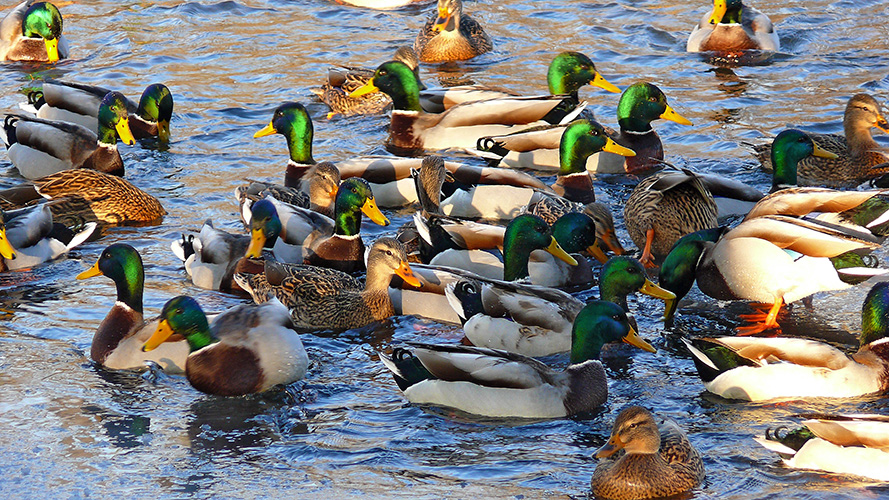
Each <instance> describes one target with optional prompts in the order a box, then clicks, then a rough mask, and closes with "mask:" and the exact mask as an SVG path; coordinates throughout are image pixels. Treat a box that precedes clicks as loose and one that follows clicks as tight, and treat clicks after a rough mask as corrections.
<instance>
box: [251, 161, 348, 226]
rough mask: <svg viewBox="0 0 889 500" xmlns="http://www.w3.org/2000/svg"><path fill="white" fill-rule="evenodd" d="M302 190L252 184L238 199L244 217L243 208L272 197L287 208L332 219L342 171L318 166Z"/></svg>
mask: <svg viewBox="0 0 889 500" xmlns="http://www.w3.org/2000/svg"><path fill="white" fill-rule="evenodd" d="M299 186H300V187H298V188H297V187H289V186H284V185H281V184H274V183H270V182H260V181H250V184H247V185H245V186H238V187H237V188H235V198H236V199H237V200H238V206H239V207H241V210H240V213H241V214H242V216H243V214H244V204H246V203H254V202H256V201H259V200H261V199H262V198H265V197H268V196H271V197H272V198H275V199H276V200H278V201H281V202H284V203H287V204H288V205H293V206H296V207H301V208H308V209H310V210H312V211H314V212H318V213H319V214H321V215H324V216H327V217H330V218H331V219H332V218H333V205H334V201H335V200H336V193H337V190H339V186H340V171H339V169H337V167H336V165H334V164H333V163H331V162H329V161H322V162H320V163H317V164H315V165H314V166H312V167H311V168H309V170H308V171H307V172H306V173H305V175H304V176H303V178H302V179H301V180H300V182H299ZM306 192H308V194H306Z"/></svg>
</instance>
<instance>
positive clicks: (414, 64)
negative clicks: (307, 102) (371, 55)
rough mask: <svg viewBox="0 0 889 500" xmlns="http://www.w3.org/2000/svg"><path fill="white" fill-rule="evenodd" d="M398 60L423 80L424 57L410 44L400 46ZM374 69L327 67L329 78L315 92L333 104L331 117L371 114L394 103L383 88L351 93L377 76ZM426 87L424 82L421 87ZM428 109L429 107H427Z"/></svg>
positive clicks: (331, 105)
mask: <svg viewBox="0 0 889 500" xmlns="http://www.w3.org/2000/svg"><path fill="white" fill-rule="evenodd" d="M392 59H393V60H395V61H401V62H403V63H404V64H407V65H408V67H410V68H411V69H413V70H414V74H415V75H416V76H417V80H418V81H419V80H420V61H419V60H418V59H417V53H416V52H414V49H413V48H411V47H408V46H403V47H398V50H396V51H395V56H394V57H393V58H392ZM373 74H374V70H373V69H368V68H355V67H349V66H339V67H336V68H330V69H329V70H327V82H326V83H325V84H323V85H321V88H320V89H312V92H313V93H314V94H315V95H317V96H318V98H319V99H321V102H323V103H324V104H327V105H328V106H329V107H330V113H328V114H327V118H332V117H333V116H334V115H336V114H341V115H343V116H353V115H371V114H377V113H382V112H384V111H386V110H387V109H388V108H389V107H390V106H391V105H392V99H390V98H389V96H387V95H386V94H384V93H383V92H372V93H370V94H365V95H363V96H360V97H349V94H351V93H352V92H353V91H354V90H355V89H357V88H359V87H361V86H362V85H364V84H365V83H367V81H368V80H370V79H371V78H372V77H373ZM425 88H426V87H425V85H423V84H422V83H420V90H421V91H422V90H424V89H425ZM424 109H425V108H424Z"/></svg>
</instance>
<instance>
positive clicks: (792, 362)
mask: <svg viewBox="0 0 889 500" xmlns="http://www.w3.org/2000/svg"><path fill="white" fill-rule="evenodd" d="M887 337H889V282H885V281H883V282H879V283H877V284H875V285H874V286H873V288H871V290H870V291H869V292H868V294H867V297H866V298H865V299H864V304H863V305H862V308H861V333H860V335H859V342H860V347H859V349H858V352H856V353H854V354H852V355H851V356H850V355H847V354H846V353H844V352H843V351H841V350H839V349H837V348H836V347H833V346H831V345H829V344H825V343H823V342H818V341H814V340H807V339H798V338H753V337H720V338H715V339H700V340H698V339H695V340H684V342H685V344H686V346H687V347H688V349H689V351H691V353H692V359H694V362H695V367H696V368H697V369H698V374H699V375H700V376H701V379H702V380H703V381H704V387H706V388H707V390H708V391H710V392H712V393H714V394H717V395H719V396H722V397H724V398H727V399H743V400H747V401H764V400H769V399H775V398H805V397H812V398H820V397H828V398H850V397H855V396H861V395H863V394H873V393H880V394H885V393H886V392H887V391H889V380H887V378H886V375H885V374H886V372H887V370H889V339H887Z"/></svg>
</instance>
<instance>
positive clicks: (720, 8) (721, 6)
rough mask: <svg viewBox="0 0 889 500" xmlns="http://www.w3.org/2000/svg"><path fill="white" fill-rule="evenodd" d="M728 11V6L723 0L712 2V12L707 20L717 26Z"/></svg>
mask: <svg viewBox="0 0 889 500" xmlns="http://www.w3.org/2000/svg"><path fill="white" fill-rule="evenodd" d="M727 10H728V4H727V3H726V1H725V0H714V2H713V12H712V13H711V14H710V19H708V20H707V22H708V23H710V24H719V23H721V22H722V18H723V16H725V12H726V11H727Z"/></svg>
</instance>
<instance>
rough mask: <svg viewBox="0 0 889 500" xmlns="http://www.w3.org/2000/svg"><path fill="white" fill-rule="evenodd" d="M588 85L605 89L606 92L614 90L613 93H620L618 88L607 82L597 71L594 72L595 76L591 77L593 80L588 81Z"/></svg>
mask: <svg viewBox="0 0 889 500" xmlns="http://www.w3.org/2000/svg"><path fill="white" fill-rule="evenodd" d="M590 85H593V86H595V87H599V88H602V89H605V90H607V91H608V92H614V93H615V94H620V89H619V88H617V87H615V86H614V85H612V84H610V83H609V82H608V80H606V79H605V77H603V76H602V75H600V74H599V73H598V72H597V73H596V76H594V77H593V81H591V82H590Z"/></svg>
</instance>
